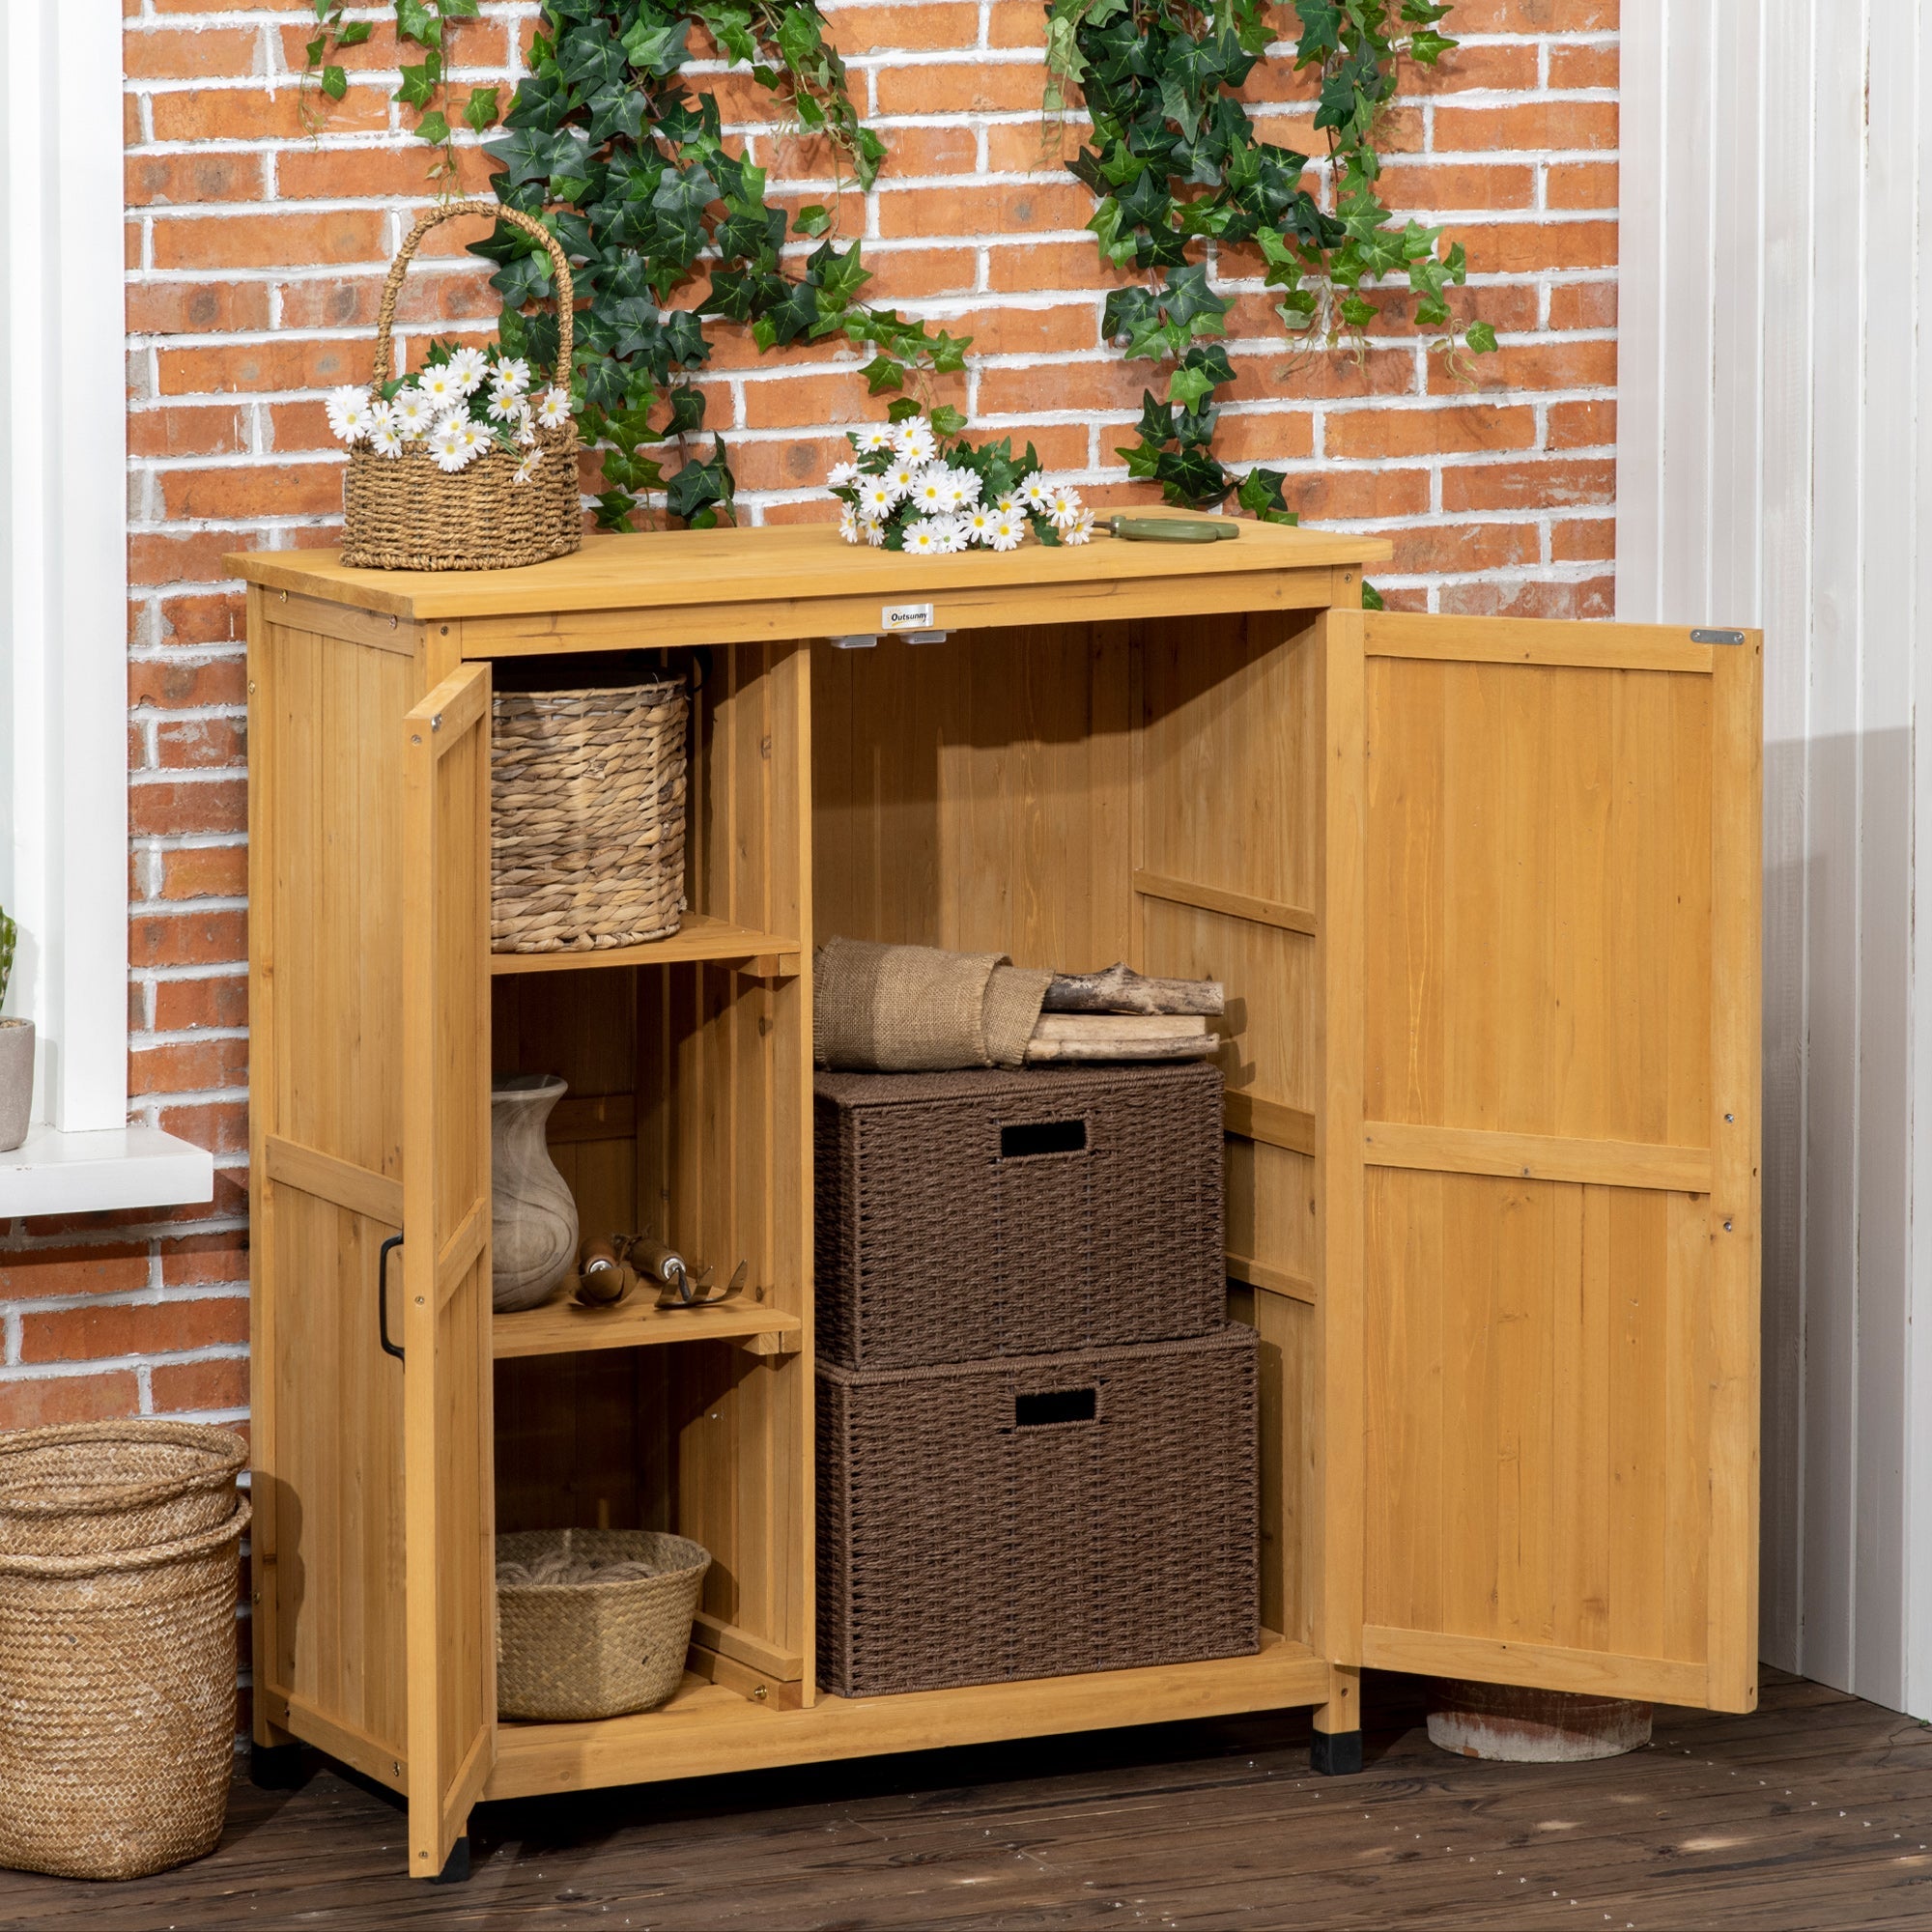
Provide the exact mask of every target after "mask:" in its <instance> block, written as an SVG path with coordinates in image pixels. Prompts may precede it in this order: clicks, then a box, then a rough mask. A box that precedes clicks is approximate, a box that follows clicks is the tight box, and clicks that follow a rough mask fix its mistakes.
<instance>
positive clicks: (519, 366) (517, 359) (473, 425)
mask: <svg viewBox="0 0 1932 1932" xmlns="http://www.w3.org/2000/svg"><path fill="white" fill-rule="evenodd" d="M327 410H328V426H329V428H330V429H331V430H332V431H333V432H334V434H335V435H336V436H337V437H338V438H339V439H340V440H342V441H343V442H346V443H349V444H350V445H351V446H352V447H353V446H354V445H355V444H356V443H365V444H367V446H368V447H369V448H371V449H372V450H374V451H375V452H376V454H377V455H379V456H390V457H399V456H403V455H405V454H408V453H410V452H411V451H420V452H421V453H423V454H424V455H427V456H428V457H429V458H430V459H431V461H433V462H434V463H435V465H436V467H437V468H438V469H440V470H443V471H445V472H447V473H454V472H455V471H456V470H459V469H467V468H468V467H469V465H470V464H471V463H473V462H474V461H475V460H476V459H477V458H478V457H479V456H484V455H487V454H488V453H489V452H490V451H491V450H493V449H501V450H505V451H507V452H508V453H509V454H511V455H512V456H514V457H516V458H517V459H518V461H517V469H516V473H515V479H514V480H515V481H517V482H519V483H527V482H528V481H529V479H530V478H531V477H532V476H534V475H535V474H536V471H537V468H538V466H539V465H540V464H541V463H542V462H543V454H544V453H543V449H542V446H541V444H540V443H539V440H538V437H537V431H538V430H539V428H542V429H560V428H561V427H562V426H563V425H564V424H565V423H566V422H568V421H569V420H570V414H571V404H570V391H569V390H568V389H565V388H548V389H537V388H535V387H533V385H532V379H531V375H530V365H529V364H528V362H526V360H525V359H524V358H523V357H522V356H521V355H508V354H506V353H505V351H504V350H503V348H502V347H501V345H500V344H498V343H495V342H493V343H491V344H489V345H488V346H487V347H486V348H482V349H477V348H473V347H469V346H465V347H462V348H453V347H451V346H450V345H449V344H448V343H446V342H433V343H431V344H430V347H429V352H428V354H427V355H426V356H425V357H424V359H423V366H422V367H421V368H420V369H418V370H417V371H416V373H415V374H414V375H413V376H403V377H398V378H396V379H394V380H392V381H390V382H387V383H384V384H383V385H382V387H381V388H380V390H379V389H375V388H368V389H362V388H357V387H355V384H348V385H346V386H344V387H342V388H339V389H331V390H330V391H329V393H328V397H327Z"/></svg>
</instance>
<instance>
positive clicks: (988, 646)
mask: <svg viewBox="0 0 1932 1932" xmlns="http://www.w3.org/2000/svg"><path fill="white" fill-rule="evenodd" d="M1127 673H1128V667H1127V630H1126V626H1125V625H1122V624H1108V625H1085V624H1067V625H1060V626H1054V627H1051V628H1044V627H1041V628H1025V629H1014V630H1003V631H979V632H957V633H954V635H953V636H952V638H951V639H948V641H947V642H945V643H943V644H908V643H905V642H904V641H902V640H900V639H891V638H888V639H882V640H881V641H880V643H879V644H878V645H877V646H876V647H875V648H874V649H871V650H858V651H840V650H834V649H832V648H830V647H829V646H820V647H818V648H817V649H815V650H814V651H813V653H812V680H813V689H812V708H813V713H814V726H813V731H812V835H813V892H814V897H815V901H816V917H815V932H816V937H817V938H818V939H819V940H820V941H821V942H822V941H823V940H825V939H828V938H830V937H832V936H833V935H834V934H843V935H845V936H846V937H849V938H855V939H882V940H891V941H895V942H899V943H902V944H910V945H918V946H944V947H952V948H956V949H958V950H960V951H962V952H1008V953H1010V954H1011V955H1012V957H1013V958H1014V959H1015V960H1016V961H1018V962H1020V963H1022V964H1028V965H1048V966H1053V967H1055V968H1057V969H1059V970H1060V971H1062V972H1068V973H1083V972H1088V971H1092V970H1094V969H1096V968H1098V967H1102V966H1108V965H1111V964H1112V963H1113V962H1114V961H1115V960H1116V959H1121V958H1123V957H1125V956H1126V954H1127V952H1128V950H1129V933H1128V929H1127V913H1128V905H1129V898H1130V887H1129V881H1128V872H1129V869H1130V861H1129V838H1130V828H1129V813H1128V795H1129V787H1130V777H1129V747H1128V716H1129V710H1128V675H1127Z"/></svg>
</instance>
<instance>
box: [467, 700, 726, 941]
mask: <svg viewBox="0 0 1932 1932" xmlns="http://www.w3.org/2000/svg"><path fill="white" fill-rule="evenodd" d="M492 710H493V717H492V733H491V740H490V818H491V825H490V945H491V949H492V950H493V951H494V952H597V951H602V950H604V949H606V948H609V947H613V946H639V945H641V944H642V943H643V942H644V941H645V940H647V939H663V938H665V937H666V936H667V935H668V934H670V933H673V932H675V931H676V930H677V928H678V925H679V923H680V919H681V916H682V914H683V911H684V820H685V795H684V794H685V727H686V725H687V722H688V721H689V718H690V714H691V699H690V697H689V696H688V695H687V693H686V691H685V688H684V686H683V685H682V684H681V683H680V682H679V681H678V680H677V679H675V678H663V679H657V680H653V681H651V682H649V683H645V684H639V685H633V686H629V687H623V688H620V689H617V690H614V691H532V692H521V691H500V692H498V693H497V695H496V696H495V698H494V700H493V705H492Z"/></svg>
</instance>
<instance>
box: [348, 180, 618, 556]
mask: <svg viewBox="0 0 1932 1932" xmlns="http://www.w3.org/2000/svg"><path fill="white" fill-rule="evenodd" d="M458 214H487V215H489V216H490V217H491V218H492V219H493V220H500V221H507V222H509V223H511V224H512V226H514V227H517V228H521V229H523V230H524V231H525V232H526V234H528V235H533V236H534V237H535V238H536V239H537V240H538V241H541V242H542V243H543V245H544V248H545V250H546V251H547V252H548V254H549V255H550V262H551V270H552V272H553V273H554V275H555V277H556V310H557V358H556V368H557V380H558V381H559V382H560V383H562V384H565V385H568V384H569V382H570V357H571V349H572V343H571V335H572V315H573V311H574V307H575V302H576V296H575V292H574V291H573V290H572V288H571V284H570V264H569V263H568V262H567V261H566V260H565V259H564V254H563V250H562V249H561V248H560V247H558V245H557V243H556V239H555V237H554V236H553V235H551V234H550V233H549V232H548V230H546V229H545V227H544V226H543V224H542V223H541V222H540V221H534V220H532V219H531V218H530V217H529V216H528V215H527V214H523V213H519V212H518V211H517V210H516V209H514V208H504V207H502V206H500V205H499V204H498V203H497V202H494V201H452V202H445V203H444V204H443V206H442V207H440V208H434V209H432V210H430V212H429V213H427V214H425V215H423V216H421V217H420V219H418V221H417V222H416V224H415V226H414V227H413V228H412V229H411V230H410V232H409V234H408V236H407V237H406V238H405V239H404V241H403V245H402V246H401V247H400V248H399V249H398V250H397V251H396V259H395V260H394V261H393V262H391V263H390V264H389V276H388V279H387V281H385V282H384V284H383V296H382V301H381V303H380V305H379V306H378V308H377V311H376V360H375V376H374V378H373V380H372V381H371V384H370V391H369V392H370V394H371V395H372V396H378V397H379V396H380V395H381V394H382V390H383V384H384V383H386V382H387V381H388V380H389V373H390V371H391V369H392V368H393V367H394V351H393V349H392V347H391V344H390V339H389V330H390V327H391V326H392V325H393V324H394V322H395V319H396V297H397V295H398V294H399V293H400V291H401V289H402V286H403V276H404V275H405V273H407V272H408V270H409V266H410V262H411V259H412V257H413V256H414V254H415V252H416V245H417V243H418V242H420V241H422V238H423V237H424V236H425V235H427V234H428V233H429V231H430V230H431V229H432V228H434V227H436V226H437V224H438V223H439V222H442V221H447V220H449V219H450V218H451V217H452V216H454V215H458ZM537 447H538V448H539V449H541V450H542V451H543V460H542V461H541V462H540V463H539V464H538V465H537V468H536V473H535V474H534V475H532V476H530V477H529V478H528V479H527V480H526V481H525V482H522V483H519V482H518V481H517V480H516V476H517V469H518V466H519V464H520V463H521V461H522V459H521V458H520V457H517V456H513V455H511V454H510V452H509V451H508V450H505V449H495V450H492V451H491V452H490V453H489V454H488V455H486V456H479V457H477V458H476V459H475V460H474V461H473V462H471V463H470V464H469V465H467V466H466V467H465V468H464V469H459V470H457V471H455V472H454V473H453V474H445V473H444V472H443V471H442V470H440V469H438V468H437V467H436V463H435V461H434V459H433V458H431V457H430V456H429V455H428V454H427V453H426V452H425V451H423V450H420V449H412V450H409V451H406V452H405V453H404V454H403V455H401V456H384V455H382V454H380V453H379V452H378V451H377V450H375V449H373V448H371V447H370V446H369V445H368V444H367V443H360V442H358V443H357V444H355V447H354V448H353V449H351V451H350V452H349V474H348V477H347V479H346V481H345V482H344V484H343V491H342V511H343V517H342V560H343V562H344V563H348V564H354V565H355V567H356V568H358V569H362V570H507V569H512V568H515V567H517V566H519V565H522V564H526V563H541V562H543V561H544V559H545V558H546V557H553V556H568V555H570V554H571V553H572V552H573V551H575V550H578V549H579V548H581V547H582V542H583V513H582V493H581V491H580V488H579V485H578V477H577V449H578V443H577V425H576V424H575V423H574V422H564V423H562V424H560V425H559V426H558V427H556V428H555V429H539V430H538V431H537Z"/></svg>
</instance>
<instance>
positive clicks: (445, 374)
mask: <svg viewBox="0 0 1932 1932" xmlns="http://www.w3.org/2000/svg"><path fill="white" fill-rule="evenodd" d="M416 387H417V388H418V389H419V390H421V391H422V397H423V401H424V402H425V403H426V404H428V406H429V407H430V409H432V410H433V411H434V412H436V419H437V421H438V422H439V423H440V422H441V421H442V419H443V418H444V416H446V415H447V414H448V413H449V412H450V411H451V410H453V409H455V408H457V407H458V406H459V405H460V404H461V403H462V402H463V400H464V399H465V397H467V396H468V395H469V390H468V389H466V388H465V387H464V386H463V384H461V383H459V382H458V381H457V380H456V378H455V376H454V375H453V374H452V373H451V372H450V369H449V365H448V364H447V363H443V362H434V363H432V364H431V365H430V366H429V367H428V368H427V369H425V370H424V371H423V372H422V373H421V375H419V376H418V377H417V378H416Z"/></svg>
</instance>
